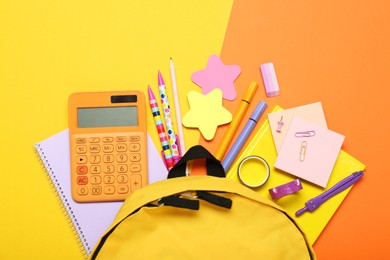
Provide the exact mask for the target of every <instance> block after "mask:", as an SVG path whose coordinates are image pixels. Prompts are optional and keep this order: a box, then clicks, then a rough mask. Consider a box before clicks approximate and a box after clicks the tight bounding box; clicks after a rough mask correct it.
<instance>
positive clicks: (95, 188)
mask: <svg viewBox="0 0 390 260" xmlns="http://www.w3.org/2000/svg"><path fill="white" fill-rule="evenodd" d="M91 194H92V195H100V194H102V187H100V186H92V188H91Z"/></svg>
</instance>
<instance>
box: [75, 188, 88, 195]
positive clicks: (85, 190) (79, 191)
mask: <svg viewBox="0 0 390 260" xmlns="http://www.w3.org/2000/svg"><path fill="white" fill-rule="evenodd" d="M77 194H78V195H80V196H85V195H87V194H88V188H87V187H85V186H81V187H77Z"/></svg>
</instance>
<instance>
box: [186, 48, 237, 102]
mask: <svg viewBox="0 0 390 260" xmlns="http://www.w3.org/2000/svg"><path fill="white" fill-rule="evenodd" d="M240 73H241V68H240V66H238V65H225V64H223V62H222V60H221V59H220V58H219V57H218V56H217V55H215V54H214V55H211V56H210V58H209V61H208V63H207V66H206V68H205V69H204V70H199V71H196V72H194V73H193V74H192V81H193V82H194V83H195V84H197V85H198V86H200V87H201V88H202V93H203V94H207V93H209V92H210V91H212V90H213V89H215V88H219V89H221V90H222V93H223V98H224V99H227V100H230V101H231V100H234V99H235V98H236V89H235V88H234V81H235V80H236V79H237V77H238V76H239V75H240Z"/></svg>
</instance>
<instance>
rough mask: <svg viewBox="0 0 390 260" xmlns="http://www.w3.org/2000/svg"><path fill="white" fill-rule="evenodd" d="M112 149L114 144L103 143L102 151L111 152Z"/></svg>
mask: <svg viewBox="0 0 390 260" xmlns="http://www.w3.org/2000/svg"><path fill="white" fill-rule="evenodd" d="M113 151H114V145H112V144H105V145H103V152H105V153H112V152H113Z"/></svg>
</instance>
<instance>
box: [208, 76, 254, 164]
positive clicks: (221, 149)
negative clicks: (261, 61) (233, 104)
mask: <svg viewBox="0 0 390 260" xmlns="http://www.w3.org/2000/svg"><path fill="white" fill-rule="evenodd" d="M258 87H259V84H258V83H257V82H255V81H252V82H251V83H250V84H249V86H248V88H247V90H246V92H245V94H244V97H243V98H242V99H241V103H240V105H239V106H238V109H237V111H236V113H235V114H234V116H233V119H232V122H231V123H230V125H229V127H228V129H227V130H226V133H225V135H224V137H223V139H222V142H221V143H220V144H219V146H218V149H217V152H216V153H215V158H217V159H218V160H220V161H221V160H222V159H223V157H224V155H225V153H226V150H227V148H228V146H229V144H230V141H232V139H233V135H234V134H235V132H236V131H237V128H238V126H239V125H240V122H241V120H242V118H243V117H244V114H245V112H246V111H247V110H248V107H249V104H250V102H251V101H252V98H253V96H254V95H255V92H256V90H257V88H258Z"/></svg>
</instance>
